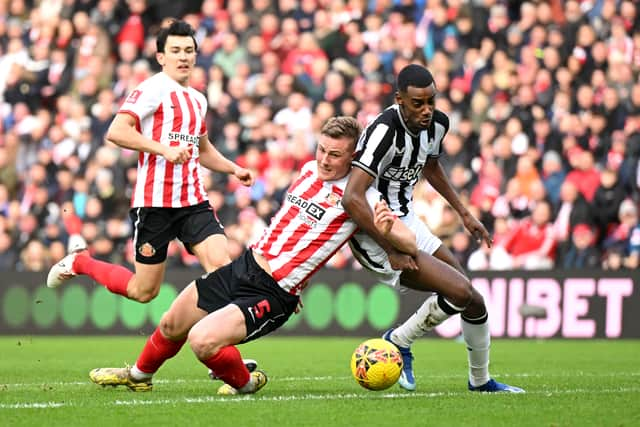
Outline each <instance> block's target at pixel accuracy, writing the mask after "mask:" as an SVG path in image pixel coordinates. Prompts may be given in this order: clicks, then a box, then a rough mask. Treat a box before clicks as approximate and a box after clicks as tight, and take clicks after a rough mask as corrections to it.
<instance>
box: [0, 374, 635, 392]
mask: <svg viewBox="0 0 640 427" xmlns="http://www.w3.org/2000/svg"><path fill="white" fill-rule="evenodd" d="M464 374H465V372H461V373H460V374H455V375H453V374H447V375H438V374H429V375H426V376H420V379H421V380H425V381H428V380H429V379H460V378H463V377H464ZM494 376H495V378H565V377H575V376H580V377H591V378H611V377H614V378H615V377H637V376H640V372H609V373H593V372H582V371H573V372H567V373H558V374H542V373H526V372H524V373H516V374H502V373H498V374H496V373H495V372H494ZM269 379H270V380H272V381H281V382H292V381H343V380H346V379H351V376H349V375H344V376H331V375H329V376H308V377H278V376H269ZM209 382H211V380H210V379H208V378H207V377H206V372H204V373H203V377H202V378H196V379H182V378H175V379H154V380H153V383H154V384H184V383H190V384H193V383H209ZM42 386H57V387H61V386H62V387H64V386H93V384H92V383H91V382H90V381H89V380H87V381H55V382H40V383H14V384H2V383H0V389H2V388H13V387H15V388H20V387H42Z"/></svg>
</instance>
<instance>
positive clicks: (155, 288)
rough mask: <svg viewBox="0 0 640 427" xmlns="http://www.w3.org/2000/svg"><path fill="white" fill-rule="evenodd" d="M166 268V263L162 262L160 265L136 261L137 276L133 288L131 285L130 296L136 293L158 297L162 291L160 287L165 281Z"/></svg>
mask: <svg viewBox="0 0 640 427" xmlns="http://www.w3.org/2000/svg"><path fill="white" fill-rule="evenodd" d="M166 267H167V263H166V261H162V262H161V263H159V264H144V263H141V262H139V261H136V262H135V269H136V275H135V278H134V281H133V286H131V285H129V294H131V292H136V293H139V294H153V295H154V296H155V295H157V294H158V292H159V291H160V285H161V284H162V281H163V280H164V273H165V271H166Z"/></svg>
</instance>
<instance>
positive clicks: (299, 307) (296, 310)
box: [293, 298, 304, 314]
mask: <svg viewBox="0 0 640 427" xmlns="http://www.w3.org/2000/svg"><path fill="white" fill-rule="evenodd" d="M303 308H304V304H303V303H302V298H298V305H296V309H295V310H294V311H293V312H294V313H295V314H298V313H300V312H301V311H302V309H303Z"/></svg>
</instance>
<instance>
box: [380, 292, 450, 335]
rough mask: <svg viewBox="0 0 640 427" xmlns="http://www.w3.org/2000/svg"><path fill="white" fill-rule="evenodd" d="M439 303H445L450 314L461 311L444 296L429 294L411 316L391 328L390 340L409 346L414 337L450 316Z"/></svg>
mask: <svg viewBox="0 0 640 427" xmlns="http://www.w3.org/2000/svg"><path fill="white" fill-rule="evenodd" d="M441 305H445V309H446V310H447V311H451V312H452V314H453V313H456V312H459V311H462V309H461V308H459V307H456V306H455V305H453V304H451V303H450V302H449V301H447V300H445V299H444V298H442V297H438V295H435V294H434V295H431V296H430V297H429V298H427V300H426V301H425V302H424V303H423V304H422V305H421V306H420V308H418V310H417V311H416V312H415V313H414V314H413V315H412V316H411V317H409V318H408V319H407V320H406V321H405V322H404V323H403V324H402V325H400V326H398V327H397V328H395V329H394V330H393V332H392V333H391V341H393V342H394V343H396V345H399V346H400V347H409V346H411V344H412V343H413V342H414V341H415V340H416V338H419V337H421V336H423V335H424V334H425V333H427V332H429V331H430V330H432V329H433V328H435V327H436V326H438V325H439V324H440V323H442V322H444V321H445V320H447V319H448V318H449V317H451V315H452V314H448V313H446V312H445V311H444V310H443V307H441Z"/></svg>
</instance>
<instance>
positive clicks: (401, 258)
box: [387, 249, 418, 271]
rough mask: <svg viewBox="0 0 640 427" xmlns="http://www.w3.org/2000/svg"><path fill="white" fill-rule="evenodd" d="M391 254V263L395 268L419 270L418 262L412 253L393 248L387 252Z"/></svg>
mask: <svg viewBox="0 0 640 427" xmlns="http://www.w3.org/2000/svg"><path fill="white" fill-rule="evenodd" d="M387 255H388V256H389V264H391V268H393V269H394V270H399V271H400V270H406V271H417V270H418V264H417V263H416V260H415V259H413V257H412V256H411V255H407V254H405V253H402V252H398V251H397V250H395V249H394V250H392V251H391V252H389V253H388V254H387Z"/></svg>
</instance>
